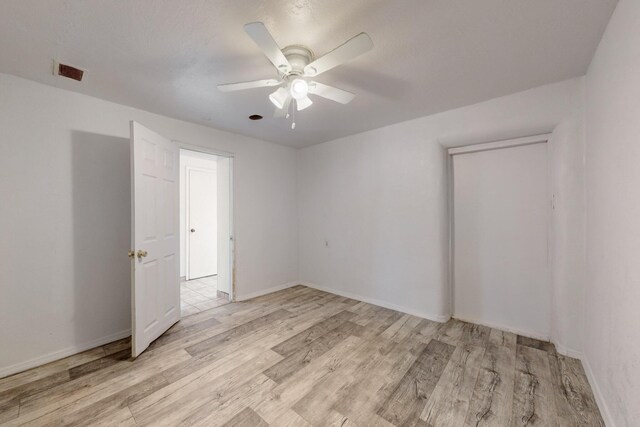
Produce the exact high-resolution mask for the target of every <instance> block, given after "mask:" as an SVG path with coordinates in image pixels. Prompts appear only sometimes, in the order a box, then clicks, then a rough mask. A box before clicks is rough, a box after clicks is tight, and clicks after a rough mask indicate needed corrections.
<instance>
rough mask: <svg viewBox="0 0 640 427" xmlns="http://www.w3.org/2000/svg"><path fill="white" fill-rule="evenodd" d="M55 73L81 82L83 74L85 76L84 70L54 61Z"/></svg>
mask: <svg viewBox="0 0 640 427" xmlns="http://www.w3.org/2000/svg"><path fill="white" fill-rule="evenodd" d="M53 74H54V75H56V76H62V77H66V78H69V79H72V80H77V81H79V82H81V81H82V76H84V70H81V69H79V68H76V67H72V66H71V65H67V64H61V63H59V62H57V61H54V62H53Z"/></svg>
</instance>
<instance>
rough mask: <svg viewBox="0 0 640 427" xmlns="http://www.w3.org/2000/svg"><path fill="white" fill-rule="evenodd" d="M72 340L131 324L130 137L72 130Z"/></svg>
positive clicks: (113, 331)
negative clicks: (73, 328)
mask: <svg viewBox="0 0 640 427" xmlns="http://www.w3.org/2000/svg"><path fill="white" fill-rule="evenodd" d="M71 151H72V152H71V168H72V171H73V172H72V184H71V185H72V188H71V191H72V194H73V196H72V200H73V201H72V204H73V206H72V215H73V218H72V221H73V281H74V295H73V298H74V301H75V312H74V314H73V316H72V317H71V319H70V321H71V322H73V325H74V327H75V335H76V342H78V343H88V342H91V341H93V340H96V339H99V338H102V337H107V336H109V335H113V334H116V333H119V332H121V331H125V330H127V329H130V328H131V273H130V261H129V258H128V257H127V251H128V250H129V245H130V234H131V172H130V165H129V161H130V160H129V157H130V154H129V152H130V150H129V139H127V138H117V137H113V136H107V135H98V134H94V133H89V132H82V131H72V132H71Z"/></svg>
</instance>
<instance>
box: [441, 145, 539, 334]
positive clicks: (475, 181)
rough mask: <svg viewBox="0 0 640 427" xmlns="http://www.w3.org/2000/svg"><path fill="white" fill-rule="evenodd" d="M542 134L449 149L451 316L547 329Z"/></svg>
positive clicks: (532, 330)
mask: <svg viewBox="0 0 640 427" xmlns="http://www.w3.org/2000/svg"><path fill="white" fill-rule="evenodd" d="M547 140H548V136H547V135H544V136H541V137H531V138H521V139H518V140H511V141H500V142H496V143H489V144H480V145H477V146H468V147H461V148H455V149H450V150H449V154H450V156H451V178H452V194H451V202H452V206H451V207H452V211H453V212H452V227H453V229H452V239H451V242H452V262H453V268H452V273H453V274H452V276H453V287H452V290H453V295H452V302H453V307H452V308H453V310H452V313H453V316H454V317H456V318H458V319H460V320H464V321H469V322H473V323H479V324H484V325H486V326H490V327H495V328H499V329H503V330H508V331H511V332H515V333H519V334H521V335H526V336H529V337H533V338H539V339H545V340H546V339H548V338H549V335H550V317H551V314H550V309H551V307H550V306H551V289H550V278H549V266H548V251H547V242H548V219H549V212H550V197H549V191H548V182H547V144H546V143H547Z"/></svg>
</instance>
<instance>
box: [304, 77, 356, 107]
mask: <svg viewBox="0 0 640 427" xmlns="http://www.w3.org/2000/svg"><path fill="white" fill-rule="evenodd" d="M309 93H312V94H314V95H318V96H321V97H323V98H327V99H330V100H332V101H335V102H339V103H340V104H348V103H350V102H351V101H352V100H353V98H355V96H356V95H355V94H354V93H351V92H347V91H346V90H342V89H338V88H337V87H333V86H327V85H325V84H322V83H318V82H310V83H309Z"/></svg>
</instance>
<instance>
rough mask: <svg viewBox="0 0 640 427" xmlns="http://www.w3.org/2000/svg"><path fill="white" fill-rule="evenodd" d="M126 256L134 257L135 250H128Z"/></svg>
mask: <svg viewBox="0 0 640 427" xmlns="http://www.w3.org/2000/svg"><path fill="white" fill-rule="evenodd" d="M127 256H128V257H129V258H134V257H135V256H136V253H135V251H129V252H127Z"/></svg>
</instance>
